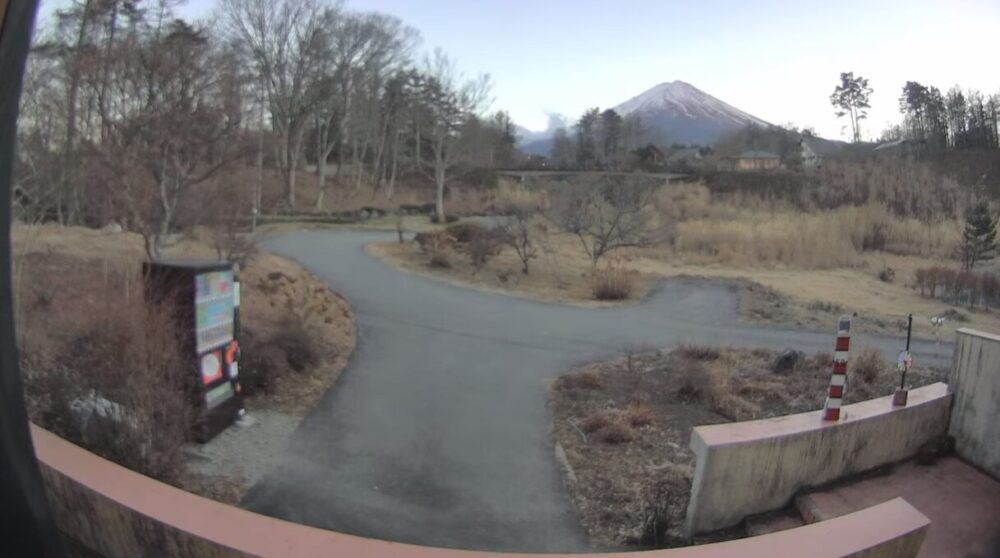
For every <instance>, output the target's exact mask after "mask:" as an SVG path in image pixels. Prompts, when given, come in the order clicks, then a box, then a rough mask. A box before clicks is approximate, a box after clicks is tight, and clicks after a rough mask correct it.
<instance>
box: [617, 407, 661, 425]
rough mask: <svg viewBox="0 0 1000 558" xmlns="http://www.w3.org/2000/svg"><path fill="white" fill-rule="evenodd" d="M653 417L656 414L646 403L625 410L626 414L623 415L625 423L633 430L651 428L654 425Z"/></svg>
mask: <svg viewBox="0 0 1000 558" xmlns="http://www.w3.org/2000/svg"><path fill="white" fill-rule="evenodd" d="M653 417H654V414H653V409H652V407H650V406H649V405H646V404H644V403H633V404H632V405H629V406H628V408H627V409H625V412H624V413H622V418H624V420H625V422H626V423H628V425H629V426H631V427H632V428H642V427H643V426H649V425H650V424H652V423H653Z"/></svg>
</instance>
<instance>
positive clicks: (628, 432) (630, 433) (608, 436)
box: [597, 417, 635, 444]
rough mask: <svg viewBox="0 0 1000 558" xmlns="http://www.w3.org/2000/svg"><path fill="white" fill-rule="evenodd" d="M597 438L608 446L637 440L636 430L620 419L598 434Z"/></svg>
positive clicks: (616, 419) (614, 420)
mask: <svg viewBox="0 0 1000 558" xmlns="http://www.w3.org/2000/svg"><path fill="white" fill-rule="evenodd" d="M597 438H598V439H599V440H601V441H602V442H604V443H606V444H625V443H628V442H631V441H632V440H634V439H635V429H634V428H632V427H631V426H629V424H628V423H627V422H625V421H623V420H622V419H621V418H619V417H615V419H613V420H612V421H611V422H610V423H609V424H608V425H607V426H605V427H604V428H602V429H600V430H599V431H598V432H597Z"/></svg>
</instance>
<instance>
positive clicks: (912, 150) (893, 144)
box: [872, 139, 927, 158]
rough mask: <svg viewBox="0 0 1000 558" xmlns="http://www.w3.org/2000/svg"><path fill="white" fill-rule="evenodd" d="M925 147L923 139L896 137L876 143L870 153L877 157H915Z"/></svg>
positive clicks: (925, 143)
mask: <svg viewBox="0 0 1000 558" xmlns="http://www.w3.org/2000/svg"><path fill="white" fill-rule="evenodd" d="M926 148H927V142H925V141H923V140H909V139H898V140H894V141H887V142H885V143H880V144H878V146H876V147H875V149H874V150H872V153H874V154H875V155H876V156H878V157H902V158H915V157H917V156H919V155H920V154H921V153H923V152H924V151H925V150H926Z"/></svg>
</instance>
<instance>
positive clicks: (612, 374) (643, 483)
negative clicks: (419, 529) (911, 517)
mask: <svg viewBox="0 0 1000 558" xmlns="http://www.w3.org/2000/svg"><path fill="white" fill-rule="evenodd" d="M869 352H870V351H867V350H864V349H863V348H862V350H861V351H858V352H857V353H856V355H857V356H858V357H859V358H860V359H861V360H862V361H863V360H866V359H874V357H871V356H866V355H868V353H869ZM778 354H779V353H777V352H775V351H771V350H766V349H736V348H729V347H702V346H683V347H678V348H676V349H674V350H672V351H669V352H666V351H664V352H659V351H651V352H646V353H638V354H635V355H633V356H632V357H631V358H617V359H614V360H611V361H607V362H601V363H596V364H590V365H587V366H585V367H583V368H581V369H578V370H576V371H573V372H571V373H570V374H567V375H564V376H561V377H560V378H559V379H557V380H556V381H555V382H554V384H553V389H552V390H550V391H549V407H550V408H551V409H552V414H553V421H554V422H553V424H554V437H555V440H556V441H557V442H558V443H559V444H560V445H561V446H562V448H563V450H564V451H565V454H566V458H567V460H568V461H569V463H570V465H571V466H572V468H573V471H574V474H575V476H576V479H577V481H576V482H575V483H573V484H572V485H570V488H571V490H572V494H573V499H574V501H575V502H576V504H577V508H578V510H579V512H580V515H581V517H582V518H583V522H584V525H585V526H586V528H587V530H588V532H589V534H590V537H591V541H592V543H593V544H595V545H596V546H600V547H604V548H608V549H612V548H616V547H621V546H623V545H629V546H631V547H633V548H634V547H636V546H643V547H648V546H676V545H678V544H690V542H691V541H685V540H684V539H683V529H682V528H683V523H684V514H685V512H686V502H687V496H688V493H689V491H690V487H691V478H692V476H693V472H694V464H695V463H694V461H695V460H694V454H693V452H692V451H691V450H690V448H689V446H688V443H689V441H690V437H691V428H692V427H694V426H698V425H702V424H715V423H720V422H726V421H727V420H746V419H755V418H765V417H773V416H778V415H784V414H789V413H796V412H805V411H815V410H818V409H820V408H821V407H822V404H823V399H824V398H825V396H826V394H827V393H828V390H829V382H830V373H831V368H830V361H831V357H830V354H829V353H820V354H816V355H812V356H806V357H804V358H803V359H802V360H801V361H800V362H799V363H798V364H797V365H796V366H795V368H794V369H793V370H791V371H789V372H788V373H787V374H775V373H774V372H773V371H772V367H773V364H774V362H775V360H776V358H777V357H778ZM849 374H850V375H851V376H852V377H853V376H854V375H855V374H859V375H860V374H861V373H859V372H856V371H855V370H853V369H852V370H851V371H850V372H849ZM581 377H586V378H587V379H586V380H584V381H583V383H585V384H586V385H600V386H601V389H600V390H587V389H576V388H575V387H573V386H576V385H578V384H579V383H581V382H580V378H581ZM943 377H944V372H943V371H939V370H932V369H927V368H924V367H919V366H918V367H915V368H914V369H913V370H912V371H911V376H908V378H910V379H911V380H912V382H913V385H914V386H919V385H925V384H928V383H931V382H934V381H939V380H941V379H942V378H943ZM894 379H895V378H894V375H893V374H882V375H880V376H877V377H876V378H875V379H874V380H873V381H871V382H868V381H865V380H864V379H861V378H860V377H859V378H858V380H857V381H853V380H852V381H849V387H848V389H847V392H846V399H847V401H848V402H855V401H859V400H864V399H870V398H871V397H877V396H884V395H889V394H891V393H892V391H893V388H894ZM685 386H687V387H685ZM685 392H688V393H687V394H685ZM692 392H697V393H698V394H699V395H698V396H696V397H695V396H691V395H690V394H691V393H692ZM639 402H641V403H639ZM633 417H635V418H633ZM636 418H639V420H636ZM581 432H583V433H585V435H581ZM729 536H734V533H732V532H730V533H729ZM737 536H738V534H737Z"/></svg>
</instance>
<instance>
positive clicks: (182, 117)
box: [92, 21, 242, 259]
mask: <svg viewBox="0 0 1000 558" xmlns="http://www.w3.org/2000/svg"><path fill="white" fill-rule="evenodd" d="M129 47H130V52H129V53H127V54H126V53H122V54H121V56H122V58H123V59H124V64H126V65H127V66H128V69H127V70H126V71H125V72H123V75H125V76H128V77H127V78H123V79H119V80H117V81H116V88H115V90H114V91H112V93H113V94H114V95H116V96H132V95H133V92H135V91H143V92H144V97H143V98H142V99H141V102H136V103H134V105H133V106H134V107H135V110H134V111H132V112H130V113H127V114H124V115H123V116H122V117H120V118H115V119H113V120H110V121H109V131H108V137H107V139H106V141H104V142H101V143H99V144H96V145H94V146H93V148H92V152H93V153H92V154H93V156H94V158H95V159H96V161H97V162H98V164H99V168H100V169H103V170H104V171H105V172H104V173H103V174H102V175H100V176H96V177H95V179H96V180H97V182H98V184H100V185H101V186H102V187H103V188H104V189H105V190H106V192H107V197H108V199H109V200H111V203H112V204H114V206H115V207H116V208H117V209H116V213H117V214H118V215H120V216H121V217H122V218H123V220H125V221H126V222H127V223H128V224H129V226H130V228H132V229H133V230H136V231H137V232H139V233H140V234H142V236H143V238H144V239H145V249H146V253H147V255H148V256H149V257H150V258H151V259H158V258H159V257H160V254H161V250H162V248H163V241H164V239H165V238H166V236H167V235H169V234H170V233H172V232H174V231H175V230H176V228H177V227H178V226H179V225H180V224H181V222H182V221H184V222H186V223H189V224H191V223H193V222H194V221H196V220H197V217H198V214H199V207H200V206H204V205H206V204H204V203H197V202H196V201H195V199H196V198H197V197H201V198H202V201H203V202H204V201H206V200H207V199H208V198H210V197H211V196H212V195H213V193H214V189H212V188H207V187H206V188H202V189H201V190H202V191H200V192H196V188H198V187H199V186H204V185H208V184H209V183H211V181H212V180H213V179H214V178H215V177H216V176H217V175H218V174H219V173H220V172H221V171H222V170H223V169H225V168H226V167H227V166H228V165H229V164H231V163H232V162H233V161H234V160H235V159H236V158H238V157H239V156H241V155H242V150H241V149H240V142H239V141H238V138H237V132H238V130H239V109H238V102H235V101H233V100H232V98H233V96H234V95H235V92H234V91H233V90H232V88H233V87H235V84H233V83H232V82H230V81H228V80H225V79H222V78H223V77H224V76H225V75H226V71H225V70H224V69H223V68H221V67H220V59H219V57H218V56H217V52H216V51H215V50H213V48H212V45H211V43H210V42H209V39H208V37H207V34H206V33H205V32H204V31H203V30H199V29H195V28H192V27H190V26H188V25H187V24H186V23H184V22H182V21H174V22H172V23H170V24H169V25H168V26H167V28H166V29H165V30H164V33H163V34H162V37H161V36H160V34H159V33H156V34H153V35H152V36H150V37H148V38H147V39H145V40H143V41H141V42H137V43H134V44H131V45H129ZM137 100H138V99H137ZM181 209H184V210H185V215H184V216H183V219H182V216H181V215H179V214H180V210H181Z"/></svg>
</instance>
